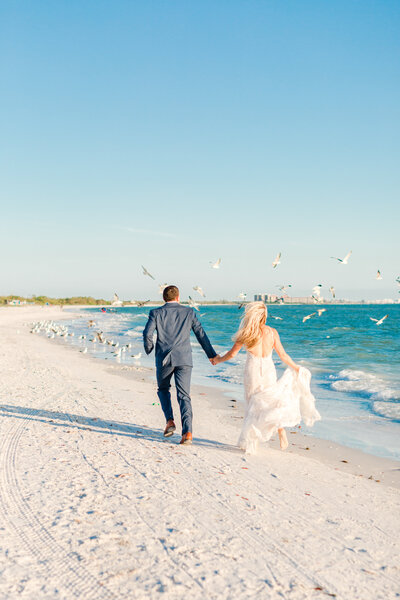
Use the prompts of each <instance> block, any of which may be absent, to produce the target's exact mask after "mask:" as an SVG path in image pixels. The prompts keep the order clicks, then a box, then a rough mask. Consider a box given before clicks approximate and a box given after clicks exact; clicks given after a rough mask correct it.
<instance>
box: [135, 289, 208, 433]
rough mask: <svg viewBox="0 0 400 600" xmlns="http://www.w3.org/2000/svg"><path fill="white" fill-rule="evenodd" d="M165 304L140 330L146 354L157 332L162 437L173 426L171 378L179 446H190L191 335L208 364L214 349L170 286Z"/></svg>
mask: <svg viewBox="0 0 400 600" xmlns="http://www.w3.org/2000/svg"><path fill="white" fill-rule="evenodd" d="M163 298H164V302H165V304H164V305H163V306H160V308H155V309H153V310H151V311H150V313H149V320H148V321H147V323H146V327H145V328H144V331H143V341H144V349H145V351H146V354H150V352H151V351H152V350H153V348H154V342H153V334H154V331H156V332H157V341H156V369H157V384H158V390H157V394H158V397H159V399H160V403H161V408H162V409H163V412H164V416H165V420H166V421H167V424H166V426H165V430H164V436H165V437H169V436H171V435H172V434H173V433H174V431H175V429H176V427H175V423H174V416H173V413H172V406H171V393H170V388H171V384H170V382H171V378H172V375H173V376H174V378H175V386H176V392H177V397H178V403H179V408H180V411H181V419H182V439H181V441H180V443H181V444H191V443H192V402H191V399H190V377H191V374H192V366H193V362H192V348H191V345H190V332H191V331H193V332H194V334H195V336H196V337H197V340H198V342H199V344H200V345H201V347H202V348H203V350H204V352H205V353H206V354H207V356H208V358H209V360H210V362H211V363H212V359H213V358H214V357H215V356H217V353H216V352H215V350H214V348H213V347H212V346H211V344H210V341H209V339H208V337H207V335H206V334H205V332H204V330H203V328H202V326H201V324H200V323H199V321H198V320H197V317H196V314H195V312H194V309H193V308H190V307H189V306H182V304H179V290H178V288H177V287H176V286H175V285H169V286H168V287H166V288H165V289H164V291H163Z"/></svg>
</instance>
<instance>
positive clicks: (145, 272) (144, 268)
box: [142, 265, 154, 279]
mask: <svg viewBox="0 0 400 600" xmlns="http://www.w3.org/2000/svg"><path fill="white" fill-rule="evenodd" d="M142 269H143V275H147V277H151V279H154V277H153V275H152V274H151V273H149V272H148V270H147V269H146V267H144V266H143V265H142Z"/></svg>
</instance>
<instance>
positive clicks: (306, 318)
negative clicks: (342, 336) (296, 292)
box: [303, 312, 317, 323]
mask: <svg viewBox="0 0 400 600" xmlns="http://www.w3.org/2000/svg"><path fill="white" fill-rule="evenodd" d="M316 314H317V313H316V312H313V313H310V314H309V315H306V316H305V317H303V323H305V322H306V321H308V319H311V317H313V316H314V315H316Z"/></svg>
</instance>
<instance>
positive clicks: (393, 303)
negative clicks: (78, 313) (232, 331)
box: [0, 300, 400, 310]
mask: <svg viewBox="0 0 400 600" xmlns="http://www.w3.org/2000/svg"><path fill="white" fill-rule="evenodd" d="M163 304H164V302H163V301H162V300H160V301H157V300H154V301H150V302H146V304H143V305H142V306H140V305H138V304H135V303H131V302H124V301H123V302H122V304H121V305H120V306H113V305H112V304H111V303H106V302H104V303H102V304H96V303H93V304H76V303H74V302H57V303H55V302H54V303H53V302H26V301H20V302H19V303H0V309H1V308H6V307H8V308H18V307H29V306H32V307H33V306H42V307H43V308H50V307H53V308H54V307H57V306H58V307H60V309H62V308H64V307H67V308H76V309H78V310H79V309H81V308H99V309H101V308H106V309H107V308H108V309H110V308H111V309H113V310H116V309H119V308H146V307H148V308H154V307H157V306H162V305H163ZM181 304H183V305H184V306H190V305H189V303H188V302H185V301H182V302H181ZM196 304H198V306H201V307H206V306H237V307H239V306H240V304H243V305H244V306H245V305H246V304H249V302H244V303H241V302H235V301H226V302H222V301H221V302H218V301H216V302H212V301H211V302H196ZM265 304H266V306H268V307H272V306H273V307H282V306H285V307H290V306H311V307H312V306H315V307H316V306H329V307H332V306H396V305H399V304H400V300H392V301H387V300H385V301H380V300H362V301H358V302H357V301H354V302H353V301H343V302H329V301H328V302H319V303H311V302H299V303H294V302H282V303H278V302H276V303H275V302H266V303H265Z"/></svg>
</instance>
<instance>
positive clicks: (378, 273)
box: [376, 269, 383, 280]
mask: <svg viewBox="0 0 400 600" xmlns="http://www.w3.org/2000/svg"><path fill="white" fill-rule="evenodd" d="M376 279H378V280H379V279H383V277H382V274H381V272H380V270H379V269H378V270H377V272H376Z"/></svg>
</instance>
